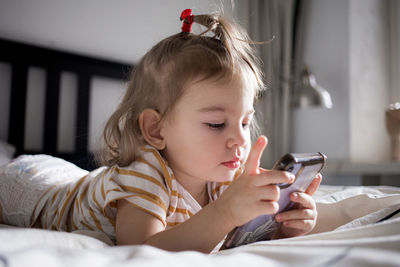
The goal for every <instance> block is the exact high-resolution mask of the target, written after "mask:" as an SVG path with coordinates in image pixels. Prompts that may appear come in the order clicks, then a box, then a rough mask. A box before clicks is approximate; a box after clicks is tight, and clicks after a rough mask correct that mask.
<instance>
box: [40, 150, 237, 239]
mask: <svg viewBox="0 0 400 267" xmlns="http://www.w3.org/2000/svg"><path fill="white" fill-rule="evenodd" d="M230 184H231V181H227V182H223V183H217V182H209V183H208V184H207V189H208V193H209V198H210V201H213V200H216V199H217V198H218V197H219V196H220V195H221V194H222V192H223V191H224V190H225V189H226V188H227V187H228V186H229V185H230ZM119 199H125V200H126V201H128V202H129V203H131V204H132V205H134V206H136V207H138V208H139V209H142V210H144V211H146V212H148V213H150V214H152V215H154V216H155V217H156V218H158V219H159V220H160V221H161V222H162V223H163V225H164V227H165V228H166V229H168V228H169V227H173V226H175V225H177V224H180V223H182V222H184V221H186V220H187V219H189V218H190V217H191V216H192V215H193V214H196V213H197V212H198V211H199V210H200V209H201V206H200V205H199V204H198V202H197V201H196V200H195V199H194V198H193V197H192V196H191V195H190V193H189V192H187V191H186V190H185V188H183V186H182V185H180V184H179V183H178V181H177V180H176V179H175V177H174V174H173V172H172V170H171V169H170V168H169V167H168V164H167V162H166V161H165V160H164V159H163V157H162V156H161V155H160V154H159V152H158V151H157V150H156V149H154V148H152V147H150V146H145V147H143V148H142V149H141V153H140V155H139V157H138V158H137V159H136V160H135V161H134V162H133V163H132V164H130V165H129V166H127V167H124V168H121V167H118V166H113V167H101V168H99V169H96V170H94V171H92V172H90V173H89V174H88V175H86V176H84V177H82V178H80V179H78V180H76V181H73V182H69V183H63V184H57V185H53V186H52V187H51V188H49V189H48V190H47V191H46V192H44V193H43V194H42V196H41V198H40V200H39V202H38V204H37V205H36V207H35V210H34V212H33V214H32V226H35V227H40V228H45V229H53V230H60V231H68V232H70V231H75V230H95V231H101V232H104V233H105V234H106V235H107V236H108V237H109V238H110V239H111V240H112V241H113V242H115V241H116V240H115V218H116V214H117V208H116V207H117V200H119Z"/></svg>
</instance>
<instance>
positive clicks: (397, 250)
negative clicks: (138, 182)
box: [0, 186, 400, 267]
mask: <svg viewBox="0 0 400 267" xmlns="http://www.w3.org/2000/svg"><path fill="white" fill-rule="evenodd" d="M315 199H316V201H317V205H318V212H319V221H318V225H317V228H316V230H315V231H314V233H313V234H310V235H307V236H303V237H296V238H290V239H282V240H274V241H264V242H258V243H254V244H249V245H246V246H242V247H238V248H235V249H230V250H225V251H220V252H216V253H213V254H210V255H206V254H202V253H199V252H194V251H187V252H167V251H164V250H161V249H157V248H154V247H150V246H146V245H141V246H123V247H122V246H121V247H113V246H110V245H109V244H110V243H109V240H107V238H106V237H105V236H102V235H100V234H96V233H91V232H80V233H61V232H55V231H47V230H39V229H22V228H9V227H6V226H2V227H0V266H18V267H19V266H29V267H34V266H41V267H42V266H55V267H58V266H116V267H117V266H191V267H194V266H201V267H205V266H229V267H231V266H249V267H250V266H251V267H253V266H400V216H399V213H397V214H396V215H394V216H392V217H391V218H390V219H387V220H385V221H383V222H380V223H376V222H377V221H379V220H380V219H382V218H384V217H386V216H387V215H389V214H391V213H393V212H394V211H396V210H397V209H399V208H400V188H396V187H346V188H344V187H333V186H321V188H320V189H319V190H318V192H317V193H316V195H315Z"/></svg>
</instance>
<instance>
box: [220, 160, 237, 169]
mask: <svg viewBox="0 0 400 267" xmlns="http://www.w3.org/2000/svg"><path fill="white" fill-rule="evenodd" d="M222 165H224V166H225V167H227V168H229V169H237V168H239V167H240V160H239V159H234V160H231V161H226V162H223V163H222Z"/></svg>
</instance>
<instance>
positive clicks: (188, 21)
mask: <svg viewBox="0 0 400 267" xmlns="http://www.w3.org/2000/svg"><path fill="white" fill-rule="evenodd" d="M193 18H194V15H192V10H191V9H185V10H183V11H182V14H181V17H180V19H181V21H182V20H183V25H182V32H190V31H191V30H192V24H193Z"/></svg>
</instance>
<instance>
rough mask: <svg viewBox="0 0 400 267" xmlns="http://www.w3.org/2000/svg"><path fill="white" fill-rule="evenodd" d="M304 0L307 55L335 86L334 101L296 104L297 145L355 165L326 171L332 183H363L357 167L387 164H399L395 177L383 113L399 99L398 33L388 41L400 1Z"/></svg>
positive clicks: (321, 77) (337, 163)
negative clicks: (301, 106) (298, 106)
mask: <svg viewBox="0 0 400 267" xmlns="http://www.w3.org/2000/svg"><path fill="white" fill-rule="evenodd" d="M304 2H305V3H306V4H307V5H308V6H309V10H308V17H307V22H306V24H307V26H306V33H305V36H304V40H305V46H304V61H305V63H306V64H308V65H309V66H310V68H311V71H312V72H313V73H314V74H315V76H316V78H317V82H318V84H320V85H321V86H323V87H324V88H326V89H327V90H328V91H329V92H330V94H331V96H332V100H333V108H332V109H318V108H310V109H296V110H294V111H293V127H294V128H293V135H292V148H293V151H296V152H301V151H315V150H320V151H322V152H324V153H325V154H326V155H327V156H328V166H329V165H331V166H332V165H333V166H334V168H337V169H339V168H340V167H341V166H343V165H346V166H347V167H348V169H350V170H349V171H347V172H348V173H351V174H346V173H342V174H340V173H339V174H329V173H328V174H327V175H325V176H324V179H325V182H326V183H329V184H360V183H361V177H360V175H359V174H357V172H358V173H362V172H364V173H365V174H368V175H370V176H371V175H373V176H374V177H378V176H379V175H385V169H384V168H383V167H381V166H383V165H385V164H386V165H389V164H391V165H390V166H393V168H397V170H398V171H397V173H396V172H393V173H391V174H390V175H391V176H390V177H391V179H392V180H393V181H394V179H396V181H397V184H398V183H399V180H398V178H399V176H400V174H399V172H400V171H399V169H400V166H397V165H394V164H392V163H390V157H389V156H390V144H389V136H388V134H387V132H386V125H385V114H384V112H385V108H387V107H388V105H389V103H393V102H395V101H399V100H400V99H399V98H398V94H399V92H400V90H399V86H398V83H397V82H396V80H397V81H398V77H399V76H400V75H399V74H400V73H399V71H398V70H399V69H398V68H397V70H396V69H394V68H392V67H391V66H393V64H394V65H396V64H398V63H399V62H400V61H399V60H398V52H396V51H399V48H400V46H399V42H398V37H397V41H396V40H394V42H391V40H392V39H393V35H394V34H393V33H395V32H396V29H395V28H394V27H393V26H396V27H397V32H398V30H399V27H400V23H399V20H398V18H399V15H398V14H400V12H399V5H398V1H397V4H396V1H390V0H385V1H381V0H336V1H329V0H305V1H304ZM393 4H395V5H393ZM393 7H395V8H393ZM393 15H395V16H393ZM391 18H397V20H395V21H391ZM392 22H393V23H392ZM396 57H397V59H396ZM395 63H396V64H395ZM396 71H397V72H396ZM310 129H313V130H310ZM346 162H350V163H346ZM334 168H331V169H334ZM374 168H375V171H374ZM366 169H369V171H367V170H366ZM396 177H397V178H396ZM393 178H394V179H393Z"/></svg>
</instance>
